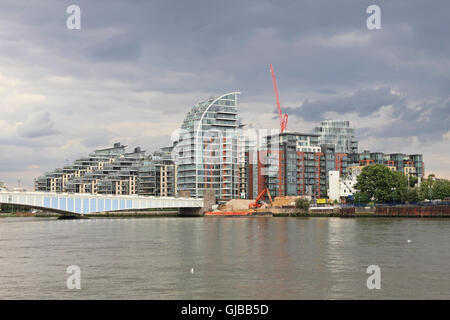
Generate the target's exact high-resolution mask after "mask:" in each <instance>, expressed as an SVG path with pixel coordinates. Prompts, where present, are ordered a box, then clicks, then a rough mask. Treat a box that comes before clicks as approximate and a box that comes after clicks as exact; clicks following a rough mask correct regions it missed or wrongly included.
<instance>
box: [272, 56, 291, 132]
mask: <svg viewBox="0 0 450 320" xmlns="http://www.w3.org/2000/svg"><path fill="white" fill-rule="evenodd" d="M270 73H271V74H272V84H273V91H275V98H276V99H277V106H278V113H279V115H280V129H281V133H283V132H284V131H286V130H287V122H288V115H287V114H283V112H282V111H281V105H280V99H279V98H278V89H277V80H276V79H275V72H274V71H273V67H272V64H271V65H270Z"/></svg>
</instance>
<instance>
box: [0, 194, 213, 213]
mask: <svg viewBox="0 0 450 320" xmlns="http://www.w3.org/2000/svg"><path fill="white" fill-rule="evenodd" d="M0 203H2V204H12V205H20V206H24V207H30V208H35V209H41V210H45V211H51V212H57V213H60V214H65V215H89V214H92V213H101V212H110V211H121V210H140V209H163V208H178V209H179V211H180V214H181V215H183V213H186V215H202V214H203V211H204V207H205V206H204V201H203V199H195V198H183V197H150V196H138V195H124V196H115V195H96V194H69V193H49V192H18V191H14V192H10V191H1V192H0Z"/></svg>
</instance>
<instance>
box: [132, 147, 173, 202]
mask: <svg viewBox="0 0 450 320" xmlns="http://www.w3.org/2000/svg"><path fill="white" fill-rule="evenodd" d="M162 150H163V151H157V152H154V153H153V155H151V156H148V157H147V158H146V159H145V160H144V161H143V162H142V164H141V166H140V168H139V171H138V194H140V195H147V196H162V197H175V196H176V195H177V165H176V164H175V163H173V161H172V160H171V159H170V153H171V148H170V147H169V148H162ZM164 151H165V152H164ZM167 151H168V152H167Z"/></svg>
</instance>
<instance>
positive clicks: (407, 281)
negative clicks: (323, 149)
mask: <svg viewBox="0 0 450 320" xmlns="http://www.w3.org/2000/svg"><path fill="white" fill-rule="evenodd" d="M449 231H450V219H396V218H359V219H352V218H347V219H345V218H267V217H260V218H212V217H208V218H141V219H90V220H52V219H39V218H3V219H0V299H450V236H449ZM408 240H410V241H408ZM70 265H77V266H79V267H80V270H81V289H80V290H77V289H73V290H69V289H67V287H66V280H67V278H68V277H69V276H70V275H69V274H67V273H66V269H67V267H68V266H70ZM369 265H378V266H379V267H380V271H381V289H379V290H377V289H373V290H369V289H368V288H367V285H366V281H367V278H368V277H369V276H370V274H367V273H366V269H367V267H368V266H369ZM192 269H193V270H192Z"/></svg>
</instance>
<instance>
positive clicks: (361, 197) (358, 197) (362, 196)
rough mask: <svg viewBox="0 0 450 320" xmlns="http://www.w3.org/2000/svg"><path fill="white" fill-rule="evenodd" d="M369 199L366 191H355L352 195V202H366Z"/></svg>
mask: <svg viewBox="0 0 450 320" xmlns="http://www.w3.org/2000/svg"><path fill="white" fill-rule="evenodd" d="M369 201H370V198H369V195H368V194H367V193H366V192H355V194H354V195H353V202H354V203H361V204H366V203H368V202H369Z"/></svg>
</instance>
